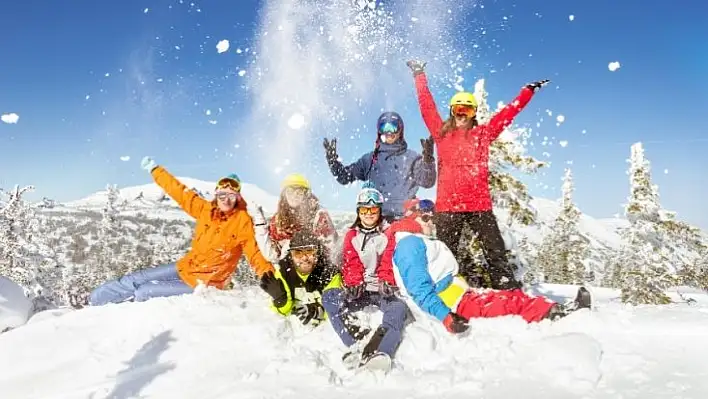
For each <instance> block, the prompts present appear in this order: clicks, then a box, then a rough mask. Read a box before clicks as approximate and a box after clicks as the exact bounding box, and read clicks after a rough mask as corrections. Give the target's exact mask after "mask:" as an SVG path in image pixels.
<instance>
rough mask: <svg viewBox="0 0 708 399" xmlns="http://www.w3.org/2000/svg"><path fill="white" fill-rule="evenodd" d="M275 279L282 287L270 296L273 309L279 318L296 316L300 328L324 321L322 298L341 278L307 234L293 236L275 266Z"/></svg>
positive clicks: (300, 233)
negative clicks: (300, 323)
mask: <svg viewBox="0 0 708 399" xmlns="http://www.w3.org/2000/svg"><path fill="white" fill-rule="evenodd" d="M275 277H276V278H277V279H278V282H279V283H280V285H281V286H282V288H281V289H278V290H276V291H275V292H274V293H273V294H274V295H276V294H278V293H280V296H279V297H277V298H274V299H273V303H272V305H273V308H274V309H275V310H276V311H277V312H278V313H280V314H282V315H283V316H289V315H291V314H293V315H295V316H297V317H298V318H299V319H300V321H301V322H302V324H303V325H311V326H317V325H319V324H320V323H321V322H322V321H323V320H325V319H326V315H327V314H326V313H325V310H324V308H323V307H322V296H323V294H325V293H326V292H327V291H329V290H331V289H335V288H341V286H342V276H341V275H340V274H339V270H337V268H336V267H335V266H333V265H332V264H331V262H330V260H329V257H328V256H327V255H326V254H325V251H324V250H323V248H322V243H321V242H320V240H319V239H318V238H317V237H315V236H314V235H313V234H312V233H311V232H309V231H305V230H300V231H298V232H296V233H295V234H294V235H293V238H292V239H291V240H290V246H289V250H288V253H287V255H286V256H285V257H284V258H283V259H281V260H280V262H279V263H278V270H277V271H276V273H275Z"/></svg>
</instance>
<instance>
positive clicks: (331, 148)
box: [322, 138, 339, 165]
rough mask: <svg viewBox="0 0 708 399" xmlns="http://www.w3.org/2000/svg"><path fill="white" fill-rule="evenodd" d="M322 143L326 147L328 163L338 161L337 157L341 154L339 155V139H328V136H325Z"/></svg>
mask: <svg viewBox="0 0 708 399" xmlns="http://www.w3.org/2000/svg"><path fill="white" fill-rule="evenodd" d="M322 145H323V146H324V148H325V156H326V157H327V164H328V165H332V164H333V163H334V162H336V161H337V158H339V155H337V139H332V140H327V138H325V139H324V141H323V142H322Z"/></svg>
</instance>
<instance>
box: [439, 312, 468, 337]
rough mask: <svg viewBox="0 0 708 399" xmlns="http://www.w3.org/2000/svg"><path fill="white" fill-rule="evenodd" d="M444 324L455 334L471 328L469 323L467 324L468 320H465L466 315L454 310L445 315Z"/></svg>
mask: <svg viewBox="0 0 708 399" xmlns="http://www.w3.org/2000/svg"><path fill="white" fill-rule="evenodd" d="M443 325H444V326H445V328H446V329H447V331H449V332H451V333H453V334H459V333H463V332H465V331H467V329H468V328H470V326H469V324H467V320H465V318H464V317H462V316H460V315H459V314H457V313H454V312H450V313H448V314H447V316H445V319H444V320H443Z"/></svg>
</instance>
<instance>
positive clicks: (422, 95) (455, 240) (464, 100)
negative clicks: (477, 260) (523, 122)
mask: <svg viewBox="0 0 708 399" xmlns="http://www.w3.org/2000/svg"><path fill="white" fill-rule="evenodd" d="M407 65H408V67H409V68H410V69H411V71H412V72H413V76H414V79H415V87H416V91H417V95H418V102H419V105H420V112H421V114H422V116H423V121H424V122H425V125H426V126H427V127H428V130H429V131H430V136H431V138H432V139H433V140H435V145H436V146H437V151H438V186H437V203H438V207H437V208H438V209H437V213H436V215H435V224H436V225H437V226H438V231H437V235H438V237H439V238H440V240H442V241H443V242H445V244H446V245H447V247H448V248H450V250H451V251H452V253H453V254H454V255H455V259H457V262H458V263H459V264H460V265H461V268H462V270H461V273H462V274H463V275H464V276H465V277H466V278H468V279H473V278H477V277H478V276H477V272H476V271H475V270H474V262H472V261H471V259H470V257H469V256H468V251H467V250H466V248H467V247H468V246H469V238H468V237H473V236H474V234H466V233H463V231H465V230H468V231H471V232H472V233H476V234H477V238H478V240H479V243H480V244H481V246H482V249H483V252H484V257H485V259H486V261H487V265H488V270H487V271H488V272H489V277H490V280H491V287H490V288H495V289H509V288H519V287H521V282H520V281H517V280H516V278H515V276H514V269H515V268H514V267H513V266H512V265H511V264H510V263H509V261H508V259H507V257H506V247H505V245H504V239H503V238H502V235H501V232H500V230H499V226H498V225H497V219H496V217H495V216H494V212H492V197H491V194H490V192H489V166H488V163H489V148H490V146H491V143H492V142H493V141H494V140H496V139H497V137H499V135H500V134H501V133H502V131H504V129H505V128H506V127H507V126H509V125H510V124H511V122H512V121H513V119H514V118H515V117H516V115H518V114H519V112H521V110H523V109H524V107H525V106H526V105H527V104H528V103H529V101H531V98H532V97H533V95H534V93H536V92H537V91H538V90H539V89H540V88H541V87H543V86H545V85H546V84H547V83H548V82H549V81H548V80H541V81H538V82H532V83H529V84H527V85H525V86H524V87H523V88H522V89H521V93H520V94H519V96H518V97H516V98H515V99H514V101H512V102H510V103H509V104H507V106H506V107H504V108H503V109H502V110H501V111H499V112H498V113H497V114H495V115H494V116H493V117H492V118H491V120H490V121H489V122H488V123H486V124H484V125H480V124H479V123H478V121H477V117H476V115H477V100H476V99H475V97H474V95H473V94H472V93H467V92H458V93H456V94H455V95H454V96H453V97H452V98H451V99H450V114H449V116H448V118H447V120H445V121H443V119H442V118H441V116H440V114H439V113H438V110H437V107H436V105H435V100H434V99H433V95H432V94H431V93H430V89H429V88H428V81H427V78H426V76H425V71H424V69H425V65H426V64H425V63H424V62H419V61H408V63H407ZM461 237H462V240H461ZM460 241H462V242H461V243H460ZM470 281H471V280H470Z"/></svg>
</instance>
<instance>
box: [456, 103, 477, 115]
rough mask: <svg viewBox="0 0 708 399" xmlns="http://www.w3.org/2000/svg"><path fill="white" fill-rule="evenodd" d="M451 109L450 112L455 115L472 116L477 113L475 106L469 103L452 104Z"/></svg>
mask: <svg viewBox="0 0 708 399" xmlns="http://www.w3.org/2000/svg"><path fill="white" fill-rule="evenodd" d="M451 111H452V114H453V115H455V116H466V117H472V116H474V115H475V114H476V113H477V108H475V107H473V106H471V105H463V104H458V105H453V106H452V109H451Z"/></svg>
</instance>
